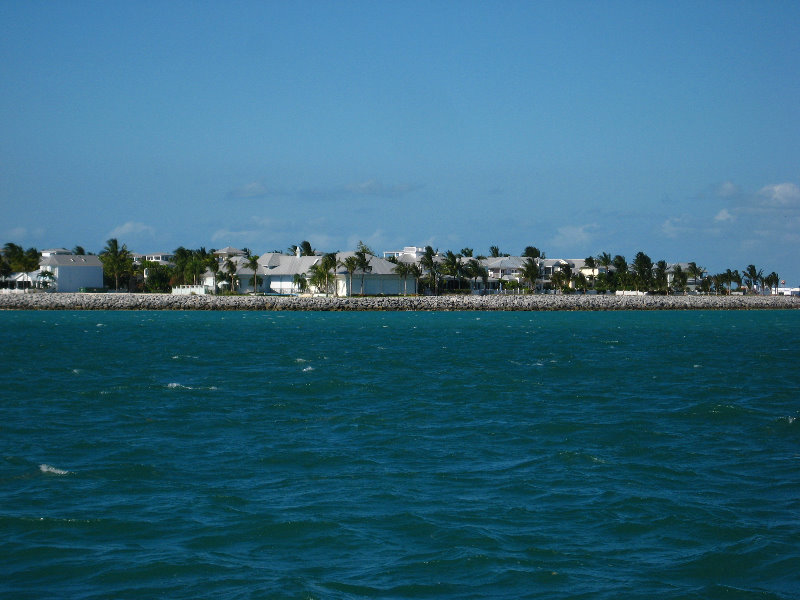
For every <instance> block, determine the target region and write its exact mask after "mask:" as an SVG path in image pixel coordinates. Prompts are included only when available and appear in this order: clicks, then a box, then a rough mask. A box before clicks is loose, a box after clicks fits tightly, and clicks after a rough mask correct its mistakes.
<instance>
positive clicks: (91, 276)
mask: <svg viewBox="0 0 800 600" xmlns="http://www.w3.org/2000/svg"><path fill="white" fill-rule="evenodd" d="M45 252H47V256H45V253H44V252H42V259H41V260H40V261H39V271H38V272H37V273H36V274H35V275H33V276H34V278H35V279H38V280H40V281H42V282H44V281H46V280H48V279H49V278H47V277H43V275H42V274H43V273H44V272H50V273H52V283H50V286H51V289H52V290H53V291H56V292H79V291H80V290H81V288H102V287H103V264H102V263H101V262H100V259H99V258H98V257H97V256H94V255H92V254H87V255H78V254H61V253H53V252H52V251H45Z"/></svg>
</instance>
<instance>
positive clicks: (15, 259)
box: [3, 242, 25, 273]
mask: <svg viewBox="0 0 800 600" xmlns="http://www.w3.org/2000/svg"><path fill="white" fill-rule="evenodd" d="M3 256H4V257H5V259H6V261H7V262H8V264H9V266H10V267H11V272H12V273H22V272H23V270H24V261H25V250H24V249H23V248H22V246H18V245H17V244H15V243H13V242H8V243H6V245H5V246H4V247H3Z"/></svg>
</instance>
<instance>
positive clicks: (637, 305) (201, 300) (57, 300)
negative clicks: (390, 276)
mask: <svg viewBox="0 0 800 600" xmlns="http://www.w3.org/2000/svg"><path fill="white" fill-rule="evenodd" d="M795 308H800V297H797V296H594V295H519V296H518V295H493V296H437V297H434V296H413V297H412V296H409V297H394V296H391V297H390V296H387V297H365V298H361V297H351V298H308V297H290V296H178V295H175V296H173V295H171V294H115V293H110V294H70V293H34V294H0V310H320V311H360V310H361V311H363V310H371V311H376V310H377V311H380V310H441V311H448V310H751V309H795Z"/></svg>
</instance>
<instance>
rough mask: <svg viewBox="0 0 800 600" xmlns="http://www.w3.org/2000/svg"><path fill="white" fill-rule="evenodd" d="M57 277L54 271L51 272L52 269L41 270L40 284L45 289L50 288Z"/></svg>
mask: <svg viewBox="0 0 800 600" xmlns="http://www.w3.org/2000/svg"><path fill="white" fill-rule="evenodd" d="M55 279H56V277H55V275H53V273H52V272H50V271H47V270H45V271H41V272H40V273H39V281H40V285H41V286H42V288H44V289H47V288H49V287H50V286H51V285H52V283H53V282H54V281H55Z"/></svg>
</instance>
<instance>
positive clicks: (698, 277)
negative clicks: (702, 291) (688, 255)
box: [686, 261, 705, 289]
mask: <svg viewBox="0 0 800 600" xmlns="http://www.w3.org/2000/svg"><path fill="white" fill-rule="evenodd" d="M686 271H687V272H688V273H689V277H691V278H692V279H693V280H694V287H695V289H697V288H698V287H700V286H701V285H702V283H703V273H705V269H704V268H703V267H700V266H698V265H697V263H696V262H694V261H693V262H690V263H689V267H688V268H687V269H686Z"/></svg>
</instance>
